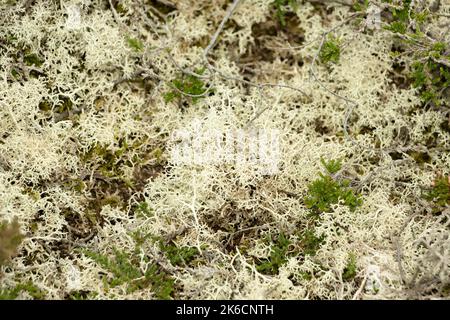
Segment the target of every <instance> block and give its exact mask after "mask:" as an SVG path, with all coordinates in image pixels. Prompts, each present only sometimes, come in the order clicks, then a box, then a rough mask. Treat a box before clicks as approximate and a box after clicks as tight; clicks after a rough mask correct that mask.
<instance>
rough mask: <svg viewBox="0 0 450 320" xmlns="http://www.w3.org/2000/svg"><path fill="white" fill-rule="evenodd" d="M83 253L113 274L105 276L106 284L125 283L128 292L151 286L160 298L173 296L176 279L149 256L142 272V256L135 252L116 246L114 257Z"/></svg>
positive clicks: (89, 252) (91, 252)
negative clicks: (130, 252) (150, 259)
mask: <svg viewBox="0 0 450 320" xmlns="http://www.w3.org/2000/svg"><path fill="white" fill-rule="evenodd" d="M83 253H84V254H85V255H86V256H87V257H89V258H91V259H92V260H94V261H95V262H96V263H98V264H99V265H100V266H101V267H102V268H103V269H105V270H107V271H108V272H110V273H111V274H112V276H105V277H104V278H103V279H104V283H105V285H107V286H110V287H116V286H119V285H123V284H125V286H126V290H127V292H128V293H132V292H135V291H137V290H141V289H145V288H147V287H150V288H151V290H152V291H153V292H154V293H155V296H156V297H157V298H158V299H162V300H167V299H170V298H171V294H172V292H173V284H174V280H173V279H172V277H171V276H170V275H169V274H167V273H166V272H165V271H164V270H162V269H161V268H160V267H159V266H158V265H157V264H155V263H150V261H149V260H148V258H144V260H145V262H146V263H148V267H147V271H146V272H142V271H141V269H140V257H139V256H137V255H135V254H129V253H127V252H125V251H120V250H117V249H115V248H114V249H113V253H114V256H113V257H112V258H110V257H108V256H106V255H102V254H99V253H96V252H93V251H89V250H83Z"/></svg>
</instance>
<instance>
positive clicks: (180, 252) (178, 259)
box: [159, 241, 199, 266]
mask: <svg viewBox="0 0 450 320" xmlns="http://www.w3.org/2000/svg"><path fill="white" fill-rule="evenodd" d="M159 247H160V249H161V251H163V252H164V253H165V255H166V257H167V258H168V259H169V261H170V263H171V264H172V265H173V266H183V265H188V264H189V263H190V262H192V261H193V260H194V259H195V258H196V257H197V256H198V254H199V252H198V249H197V248H195V247H188V246H184V247H177V246H176V245H175V244H174V243H169V244H165V243H164V242H163V241H160V246H159Z"/></svg>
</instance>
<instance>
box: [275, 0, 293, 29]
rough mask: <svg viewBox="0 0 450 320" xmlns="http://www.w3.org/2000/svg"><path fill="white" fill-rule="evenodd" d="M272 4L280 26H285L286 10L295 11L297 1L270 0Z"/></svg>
mask: <svg viewBox="0 0 450 320" xmlns="http://www.w3.org/2000/svg"><path fill="white" fill-rule="evenodd" d="M272 6H273V7H274V8H275V10H276V16H277V19H278V21H279V22H280V24H281V26H283V27H285V26H286V13H287V10H291V11H296V10H297V8H298V3H297V0H275V1H273V2H272Z"/></svg>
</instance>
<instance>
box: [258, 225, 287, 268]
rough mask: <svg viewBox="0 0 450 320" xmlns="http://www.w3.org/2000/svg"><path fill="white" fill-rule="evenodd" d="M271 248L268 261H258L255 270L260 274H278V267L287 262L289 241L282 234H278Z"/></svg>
mask: <svg viewBox="0 0 450 320" xmlns="http://www.w3.org/2000/svg"><path fill="white" fill-rule="evenodd" d="M269 240H270V241H271V242H273V244H272V246H271V251H270V256H269V258H268V259H264V260H262V261H259V262H258V263H257V265H256V270H258V271H259V272H261V273H264V274H269V275H276V274H278V272H279V269H280V267H281V266H282V265H283V264H285V263H286V262H287V260H288V257H289V255H288V251H289V245H290V244H291V241H290V240H289V239H288V238H287V237H286V236H285V235H284V234H283V233H280V234H279V235H278V237H277V238H276V239H275V241H272V239H271V238H270V239H269Z"/></svg>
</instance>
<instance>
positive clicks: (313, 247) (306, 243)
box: [300, 229, 325, 256]
mask: <svg viewBox="0 0 450 320" xmlns="http://www.w3.org/2000/svg"><path fill="white" fill-rule="evenodd" d="M324 239H325V236H324V235H321V236H320V237H318V236H316V235H315V233H314V231H313V230H310V229H307V230H305V231H304V232H303V234H302V235H301V237H300V246H301V248H302V250H303V253H304V254H305V255H310V256H313V255H315V254H316V252H317V250H319V248H320V246H321V244H322V243H323V241H324Z"/></svg>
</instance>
